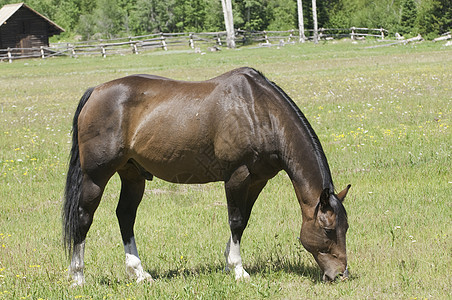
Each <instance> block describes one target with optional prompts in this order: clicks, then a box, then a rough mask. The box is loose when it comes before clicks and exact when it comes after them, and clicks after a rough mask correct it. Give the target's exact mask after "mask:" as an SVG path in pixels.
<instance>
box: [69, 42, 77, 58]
mask: <svg viewBox="0 0 452 300" xmlns="http://www.w3.org/2000/svg"><path fill="white" fill-rule="evenodd" d="M69 49H70V50H71V56H72V57H77V55H76V54H75V46H74V45H71V46H70V48H69Z"/></svg>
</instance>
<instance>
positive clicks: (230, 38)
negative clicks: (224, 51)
mask: <svg viewBox="0 0 452 300" xmlns="http://www.w3.org/2000/svg"><path fill="white" fill-rule="evenodd" d="M221 6H222V7H223V13H224V24H225V27H226V44H227V45H228V48H235V32H234V20H233V16H232V3H231V0H221Z"/></svg>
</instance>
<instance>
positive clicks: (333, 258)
mask: <svg viewBox="0 0 452 300" xmlns="http://www.w3.org/2000/svg"><path fill="white" fill-rule="evenodd" d="M349 188H350V185H348V186H347V187H346V188H345V189H344V190H343V191H342V192H340V193H339V194H337V195H335V194H334V193H333V192H332V191H330V190H329V189H328V188H325V189H324V190H323V191H322V193H321V195H320V199H319V202H318V204H317V207H316V208H315V212H314V216H313V218H310V219H308V220H303V225H302V227H301V233H300V241H301V243H302V244H303V246H304V247H305V248H306V250H308V251H309V252H310V253H311V254H312V255H313V256H314V259H315V260H316V261H317V263H318V264H319V266H320V268H321V269H322V271H323V280H324V281H333V280H335V279H336V277H337V276H338V275H339V276H341V278H342V279H343V280H345V279H347V278H348V269H347V252H346V242H345V236H346V233H347V229H348V222H347V213H346V211H345V208H344V206H343V205H342V202H343V201H344V198H345V196H346V195H347V192H348V190H349Z"/></svg>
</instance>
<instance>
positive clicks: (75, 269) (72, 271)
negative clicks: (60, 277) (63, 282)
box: [68, 241, 85, 287]
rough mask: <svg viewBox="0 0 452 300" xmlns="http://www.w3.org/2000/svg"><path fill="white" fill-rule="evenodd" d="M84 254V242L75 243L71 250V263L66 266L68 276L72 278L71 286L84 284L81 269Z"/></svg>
mask: <svg viewBox="0 0 452 300" xmlns="http://www.w3.org/2000/svg"><path fill="white" fill-rule="evenodd" d="M84 256H85V242H84V241H83V242H82V243H80V244H78V245H75V246H74V249H73V252H72V259H71V264H70V265H69V268H68V277H69V279H71V280H72V286H73V287H75V286H80V285H84V284H85V277H84V275H83V269H84V268H85V263H84Z"/></svg>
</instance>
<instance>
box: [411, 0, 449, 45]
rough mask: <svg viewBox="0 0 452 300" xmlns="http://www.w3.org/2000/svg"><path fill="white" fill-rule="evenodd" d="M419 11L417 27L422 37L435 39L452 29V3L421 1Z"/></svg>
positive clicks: (446, 0)
mask: <svg viewBox="0 0 452 300" xmlns="http://www.w3.org/2000/svg"><path fill="white" fill-rule="evenodd" d="M418 11H419V12H418V18H417V27H418V29H419V32H420V33H421V34H422V35H424V36H428V37H432V38H433V37H436V36H437V35H438V34H441V33H444V32H447V31H450V30H451V29H452V2H451V1H449V0H425V1H421V3H420V5H419V9H418Z"/></svg>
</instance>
